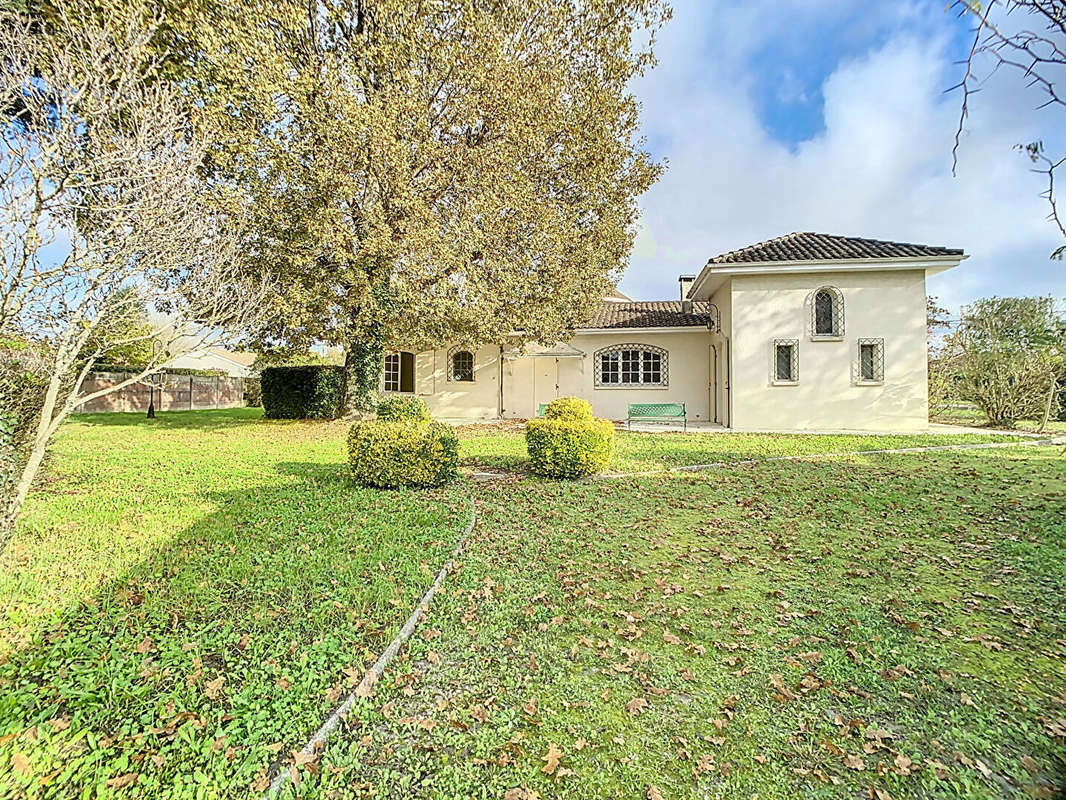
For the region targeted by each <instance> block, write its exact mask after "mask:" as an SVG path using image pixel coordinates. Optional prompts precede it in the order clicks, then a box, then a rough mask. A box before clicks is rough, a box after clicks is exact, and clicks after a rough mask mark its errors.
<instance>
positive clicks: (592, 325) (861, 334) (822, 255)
mask: <svg viewBox="0 0 1066 800" xmlns="http://www.w3.org/2000/svg"><path fill="white" fill-rule="evenodd" d="M964 258H966V256H965V255H964V254H963V252H962V251H961V250H953V249H948V248H944V247H930V246H926V245H918V244H905V243H900V242H889V241H881V240H876V239H860V238H855V237H849V236H831V235H827V234H819V233H790V234H788V235H786V236H781V237H778V238H776V239H771V240H769V241H765V242H760V243H759V244H755V245H751V246H750V247H745V248H742V249H740V250H733V251H731V252H728V253H723V254H722V255H719V256H716V257H714V258H712V259H710V260H709V261H708V262H707V263H706V264H705V265H704V266H703V268H702V269H701V270H700V271H699V273H698V274H696V275H682V276H680V278H679V284H680V291H679V297H678V299H677V300H662V301H633V300H630V299H629V298H627V297H625V296H624V295H622V294H621V293H619V292H617V291H615V292H614V293H613V294H612V295H611V296H609V297H605V298H604V299H603V302H602V303H601V304H600V306H599V307H598V308H597V309H596V311H595V312H594V313H593V314H592V316H591V318H590V319H589V320H588V321H587V322H586V323H585V324H584V325H583V326H582V327H580V328H578V329H577V330H576V331H575V332H574V335H573V337H572V338H571V339H570V340H569V341H566V342H560V343H557V344H555V345H554V346H551V347H546V346H541V345H526V346H521V345H516V344H515V343H514V342H510V343H508V342H505V343H502V344H499V343H497V344H486V345H482V346H480V347H469V346H465V345H456V346H453V347H450V348H442V349H439V350H434V351H427V352H420V353H414V352H408V351H396V352H390V353H387V354H386V355H385V361H384V369H383V374H382V385H381V389H382V391H383V392H386V393H389V392H402V393H413V394H416V395H418V396H421V397H422V398H423V399H425V400H426V402H427V403H428V404H429V406H430V409H431V410H432V412H433V413H434V415H436V416H438V417H443V418H484V419H491V418H500V417H504V418H529V417H533V416H536V414H537V410H538V408H539V406H540V405H541V404H543V403H547V402H550V401H551V400H553V399H555V398H556V397H562V396H567V395H572V396H577V397H583V398H585V399H586V400H588V401H589V402H590V403H591V404H592V407H593V410H594V411H595V413H596V414H597V415H598V416H602V417H607V418H609V419H614V420H623V419H625V418H626V417H627V414H628V407H629V405H630V404H635V403H664V402H671V403H684V404H685V407H686V413H687V417H688V420H689V421H691V422H707V423H717V424H719V425H722V426H725V427H729V428H734V429H737V430H900V431H914V430H921V429H924V428H926V426H927V425H928V395H927V355H926V353H927V350H926V288H925V281H926V277H927V276H928V275H933V274H936V273H939V272H943V271H944V270H948V269H951V268H952V267H955V266H957V265H958V264H959V263H960V262H961V261H962V260H963V259H964Z"/></svg>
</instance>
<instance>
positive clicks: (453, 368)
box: [448, 349, 474, 382]
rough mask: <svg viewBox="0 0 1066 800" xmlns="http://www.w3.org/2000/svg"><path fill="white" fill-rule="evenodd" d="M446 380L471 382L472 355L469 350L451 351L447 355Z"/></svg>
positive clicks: (472, 374) (472, 375) (472, 377)
mask: <svg viewBox="0 0 1066 800" xmlns="http://www.w3.org/2000/svg"><path fill="white" fill-rule="evenodd" d="M448 380H450V381H462V382H473V380H474V354H473V353H471V352H470V351H469V350H462V349H453V350H451V351H450V352H449V353H448Z"/></svg>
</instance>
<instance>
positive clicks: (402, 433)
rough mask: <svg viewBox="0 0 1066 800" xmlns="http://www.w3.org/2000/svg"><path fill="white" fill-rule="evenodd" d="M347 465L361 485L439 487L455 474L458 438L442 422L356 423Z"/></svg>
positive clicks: (396, 421)
mask: <svg viewBox="0 0 1066 800" xmlns="http://www.w3.org/2000/svg"><path fill="white" fill-rule="evenodd" d="M348 464H349V466H350V467H351V470H352V477H354V478H355V480H356V482H358V483H360V484H362V485H363V486H371V487H374V488H377V489H398V488H400V487H402V486H440V485H442V484H444V483H447V482H448V481H450V480H452V479H453V478H455V476H456V475H457V474H458V473H457V469H456V468H457V466H458V464H459V437H458V436H456V435H455V431H454V430H452V429H451V428H450V427H448V426H447V425H445V424H443V423H441V422H428V421H411V420H387V419H372V420H365V421H361V422H356V423H355V424H354V425H352V429H351V431H350V432H349V433H348Z"/></svg>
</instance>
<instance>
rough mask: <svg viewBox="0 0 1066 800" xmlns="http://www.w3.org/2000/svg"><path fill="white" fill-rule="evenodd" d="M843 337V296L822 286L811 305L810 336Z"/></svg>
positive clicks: (829, 287)
mask: <svg viewBox="0 0 1066 800" xmlns="http://www.w3.org/2000/svg"><path fill="white" fill-rule="evenodd" d="M843 335H844V296H843V295H842V294H841V293H840V291H839V290H838V289H834V288H833V287H832V286H823V287H822V288H821V289H819V290H818V291H816V292H815V293H814V302H813V303H812V304H811V336H813V337H814V338H816V339H817V338H833V339H836V338H839V337H841V336H843Z"/></svg>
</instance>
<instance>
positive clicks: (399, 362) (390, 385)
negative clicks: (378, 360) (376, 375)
mask: <svg viewBox="0 0 1066 800" xmlns="http://www.w3.org/2000/svg"><path fill="white" fill-rule="evenodd" d="M382 372H383V374H384V378H385V381H384V389H385V391H386V392H414V390H415V354H414V353H406V352H400V353H389V354H387V355H386V356H385V364H384V369H383V370H382Z"/></svg>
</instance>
